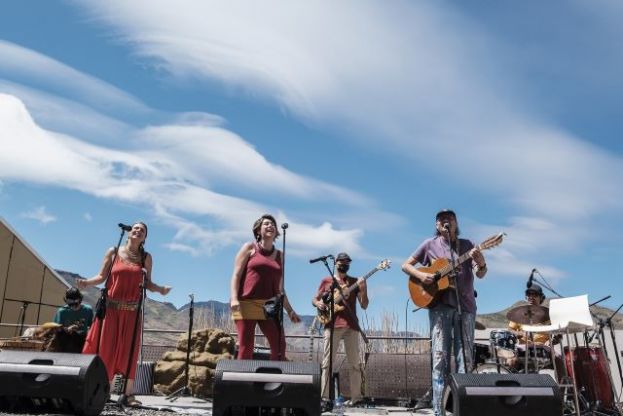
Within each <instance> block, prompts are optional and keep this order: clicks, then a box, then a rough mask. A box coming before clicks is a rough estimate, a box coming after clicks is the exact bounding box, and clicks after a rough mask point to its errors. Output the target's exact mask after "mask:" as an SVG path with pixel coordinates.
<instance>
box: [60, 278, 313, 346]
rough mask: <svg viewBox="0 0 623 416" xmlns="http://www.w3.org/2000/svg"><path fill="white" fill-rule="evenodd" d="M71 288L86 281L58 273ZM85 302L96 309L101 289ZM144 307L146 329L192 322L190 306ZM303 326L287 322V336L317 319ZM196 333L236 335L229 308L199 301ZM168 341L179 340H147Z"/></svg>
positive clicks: (181, 327)
mask: <svg viewBox="0 0 623 416" xmlns="http://www.w3.org/2000/svg"><path fill="white" fill-rule="evenodd" d="M56 272H57V273H58V274H60V275H61V276H62V277H63V278H64V279H65V280H67V282H68V283H69V284H71V285H72V286H75V282H76V279H83V277H82V276H80V275H78V274H76V273H71V272H67V271H64V270H56ZM82 292H83V293H82V294H83V296H84V302H86V303H88V304H90V305H91V306H93V307H95V304H96V302H97V299H98V298H99V296H100V289H99V288H97V287H89V288H87V289H86V290H84V291H82ZM147 293H148V296H147V303H146V305H145V328H149V329H160V330H177V331H187V330H188V322H189V308H190V303H187V304H185V305H183V306H182V307H180V308H179V309H178V308H176V307H175V305H173V304H172V303H169V302H158V301H155V300H152V299H149V292H147ZM301 320H302V323H300V324H292V323H291V322H290V320H289V319H288V318H287V317H285V318H284V327H285V330H286V331H287V333H288V334H305V333H307V331H308V329H309V327H310V326H311V324H312V322H313V320H314V316H311V315H301ZM193 321H194V322H193V329H194V330H197V329H201V328H208V327H209V328H214V327H218V328H221V329H224V330H228V331H232V332H233V331H235V326H234V325H233V322H232V321H231V319H230V309H229V304H228V303H224V302H219V301H216V300H208V301H197V302H195V303H194V314H193ZM163 337H164V338H166V339H167V340H172V339H177V338H178V337H179V335H178V334H175V335H167V336H164V335H158V336H156V335H150V336H149V337H148V338H149V339H153V338H158V339H160V338H163Z"/></svg>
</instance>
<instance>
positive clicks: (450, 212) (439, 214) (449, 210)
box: [435, 209, 456, 220]
mask: <svg viewBox="0 0 623 416" xmlns="http://www.w3.org/2000/svg"><path fill="white" fill-rule="evenodd" d="M444 214H449V215H452V216H453V217H454V218H456V214H455V213H454V211H452V210H451V209H442V210H441V211H439V212H438V213H437V215H435V219H436V220H438V219H439V217H441V216H442V215H444Z"/></svg>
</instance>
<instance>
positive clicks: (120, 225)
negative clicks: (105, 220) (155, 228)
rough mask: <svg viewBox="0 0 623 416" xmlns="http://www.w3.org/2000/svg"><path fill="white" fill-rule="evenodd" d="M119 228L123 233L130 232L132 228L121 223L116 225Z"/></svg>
mask: <svg viewBox="0 0 623 416" xmlns="http://www.w3.org/2000/svg"><path fill="white" fill-rule="evenodd" d="M117 225H118V226H119V228H121V229H122V230H123V231H128V232H129V231H132V226H131V225H127V224H123V223H121V222H120V223H119V224H117Z"/></svg>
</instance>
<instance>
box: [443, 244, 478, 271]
mask: <svg viewBox="0 0 623 416" xmlns="http://www.w3.org/2000/svg"><path fill="white" fill-rule="evenodd" d="M475 248H477V249H478V250H482V249H483V248H482V247H481V246H480V245H477V246H476V247H475ZM470 252H471V250H469V251H467V252H465V253H463V254H461V255H460V256H459V257H458V258H457V259H456V260H455V261H454V264H455V266H459V265H461V264H463V263H465V262H466V261H467V260H469V259H470V258H471V257H472V256H471V254H470ZM451 271H452V264H448V265H447V266H445V267H444V268H443V269H442V270H441V274H442V275H446V274H448V273H450V272H451Z"/></svg>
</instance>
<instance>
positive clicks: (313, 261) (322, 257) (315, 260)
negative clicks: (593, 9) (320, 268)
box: [309, 254, 335, 263]
mask: <svg viewBox="0 0 623 416" xmlns="http://www.w3.org/2000/svg"><path fill="white" fill-rule="evenodd" d="M333 258H335V257H333V254H327V255H326V256H320V257H316V258H315V259H311V260H310V261H309V262H310V263H316V262H317V261H325V260H326V259H333Z"/></svg>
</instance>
